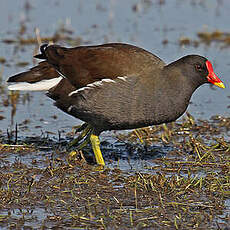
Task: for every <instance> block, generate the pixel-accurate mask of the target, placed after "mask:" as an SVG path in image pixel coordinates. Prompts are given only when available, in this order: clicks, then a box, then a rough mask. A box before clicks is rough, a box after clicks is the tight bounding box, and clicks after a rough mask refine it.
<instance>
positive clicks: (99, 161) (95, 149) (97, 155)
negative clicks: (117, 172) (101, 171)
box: [90, 134, 105, 166]
mask: <svg viewBox="0 0 230 230" xmlns="http://www.w3.org/2000/svg"><path fill="white" fill-rule="evenodd" d="M90 141H91V144H92V148H93V152H94V155H95V158H96V162H97V164H99V165H102V166H104V165H105V162H104V159H103V156H102V154H101V149H100V140H99V137H98V136H96V135H94V134H91V136H90Z"/></svg>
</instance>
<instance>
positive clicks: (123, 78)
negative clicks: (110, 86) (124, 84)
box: [117, 77, 127, 81]
mask: <svg viewBox="0 0 230 230" xmlns="http://www.w3.org/2000/svg"><path fill="white" fill-rule="evenodd" d="M117 78H118V79H120V80H123V81H126V79H127V77H117Z"/></svg>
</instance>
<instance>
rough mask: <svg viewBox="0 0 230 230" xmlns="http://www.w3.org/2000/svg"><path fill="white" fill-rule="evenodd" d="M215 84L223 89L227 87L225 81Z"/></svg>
mask: <svg viewBox="0 0 230 230" xmlns="http://www.w3.org/2000/svg"><path fill="white" fill-rule="evenodd" d="M214 85H216V86H218V87H220V88H223V89H224V88H225V85H224V83H223V82H218V83H214Z"/></svg>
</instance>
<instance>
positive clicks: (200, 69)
mask: <svg viewBox="0 0 230 230" xmlns="http://www.w3.org/2000/svg"><path fill="white" fill-rule="evenodd" d="M196 70H197V71H199V72H201V71H202V66H201V65H199V64H197V65H196Z"/></svg>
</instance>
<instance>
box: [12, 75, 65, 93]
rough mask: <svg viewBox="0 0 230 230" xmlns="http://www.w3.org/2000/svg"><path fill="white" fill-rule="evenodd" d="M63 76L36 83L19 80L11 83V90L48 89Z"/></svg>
mask: <svg viewBox="0 0 230 230" xmlns="http://www.w3.org/2000/svg"><path fill="white" fill-rule="evenodd" d="M61 79H62V77H56V78H53V79H49V80H42V81H39V82H36V83H28V82H18V83H15V84H13V85H9V86H8V89H9V90H24V91H48V90H49V89H51V88H52V87H54V86H55V85H57V84H58V83H59V82H60V81H61Z"/></svg>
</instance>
